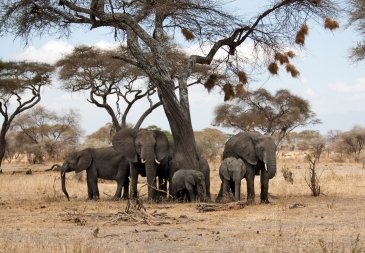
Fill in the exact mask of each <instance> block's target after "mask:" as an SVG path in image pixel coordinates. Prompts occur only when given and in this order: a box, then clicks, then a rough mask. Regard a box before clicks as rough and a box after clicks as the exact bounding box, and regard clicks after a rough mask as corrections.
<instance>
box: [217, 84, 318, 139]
mask: <svg viewBox="0 0 365 253" xmlns="http://www.w3.org/2000/svg"><path fill="white" fill-rule="evenodd" d="M318 123H320V120H319V119H317V118H316V114H315V113H314V112H312V111H311V110H310V105H309V103H308V101H306V100H304V99H302V98H300V97H298V96H295V95H293V94H291V93H290V92H289V91H288V90H278V91H277V92H276V94H275V95H272V94H271V93H270V92H269V91H267V90H265V89H263V88H261V89H258V90H256V91H252V92H245V93H243V94H241V95H240V96H238V97H236V98H235V99H233V100H231V101H230V102H228V103H225V104H222V105H219V106H218V107H217V108H216V110H215V120H214V125H217V126H223V127H230V128H234V129H236V130H242V131H259V132H261V133H265V134H270V135H273V136H275V139H276V145H279V144H280V143H281V141H282V140H283V139H284V138H285V136H286V135H287V134H288V133H290V132H291V131H293V130H294V129H296V128H298V127H302V126H307V125H310V124H318Z"/></svg>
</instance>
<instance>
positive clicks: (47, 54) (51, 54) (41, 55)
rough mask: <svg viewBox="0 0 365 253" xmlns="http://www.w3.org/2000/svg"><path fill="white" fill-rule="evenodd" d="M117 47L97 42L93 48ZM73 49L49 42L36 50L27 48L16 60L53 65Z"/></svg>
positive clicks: (67, 45)
mask: <svg viewBox="0 0 365 253" xmlns="http://www.w3.org/2000/svg"><path fill="white" fill-rule="evenodd" d="M118 45H119V43H118V42H106V41H98V42H96V43H95V44H94V45H93V46H95V47H97V48H100V49H115V48H116V47H117V46H118ZM74 47H75V45H72V44H70V43H69V42H67V41H63V40H50V41H47V42H46V43H45V44H43V45H42V46H41V47H38V48H37V47H35V46H30V47H27V48H26V49H25V50H24V52H22V53H20V54H19V55H18V56H17V57H16V59H17V60H27V61H37V62H45V63H49V64H54V63H55V62H56V61H57V60H59V59H60V58H61V57H62V56H64V55H65V54H69V53H71V52H72V50H73V49H74Z"/></svg>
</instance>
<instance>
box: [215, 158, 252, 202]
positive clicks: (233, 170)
mask: <svg viewBox="0 0 365 253" xmlns="http://www.w3.org/2000/svg"><path fill="white" fill-rule="evenodd" d="M245 174H246V166H245V163H244V162H243V161H242V159H237V158H234V157H228V158H226V159H224V160H223V161H222V163H221V166H219V177H220V178H221V180H222V183H221V188H220V190H219V193H218V196H217V199H216V201H217V202H219V201H220V200H221V199H222V198H223V196H224V194H225V193H226V192H227V191H232V193H234V198H235V200H236V201H239V200H240V199H241V180H242V179H243V178H244V177H245Z"/></svg>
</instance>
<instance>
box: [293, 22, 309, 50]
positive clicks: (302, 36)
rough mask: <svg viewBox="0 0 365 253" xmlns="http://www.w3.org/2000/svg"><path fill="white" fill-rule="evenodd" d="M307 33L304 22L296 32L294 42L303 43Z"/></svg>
mask: <svg viewBox="0 0 365 253" xmlns="http://www.w3.org/2000/svg"><path fill="white" fill-rule="evenodd" d="M307 34H308V26H307V25H306V24H304V25H302V27H301V28H300V29H299V31H298V32H297V35H296V36H295V43H297V44H300V45H304V41H305V36H306V35H307Z"/></svg>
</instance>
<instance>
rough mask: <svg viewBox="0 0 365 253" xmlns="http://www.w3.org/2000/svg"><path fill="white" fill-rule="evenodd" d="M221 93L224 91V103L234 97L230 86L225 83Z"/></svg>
mask: <svg viewBox="0 0 365 253" xmlns="http://www.w3.org/2000/svg"><path fill="white" fill-rule="evenodd" d="M223 91H224V101H228V100H230V99H231V98H233V97H234V90H233V87H232V84H230V83H228V82H227V83H226V84H225V85H224V86H223Z"/></svg>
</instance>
